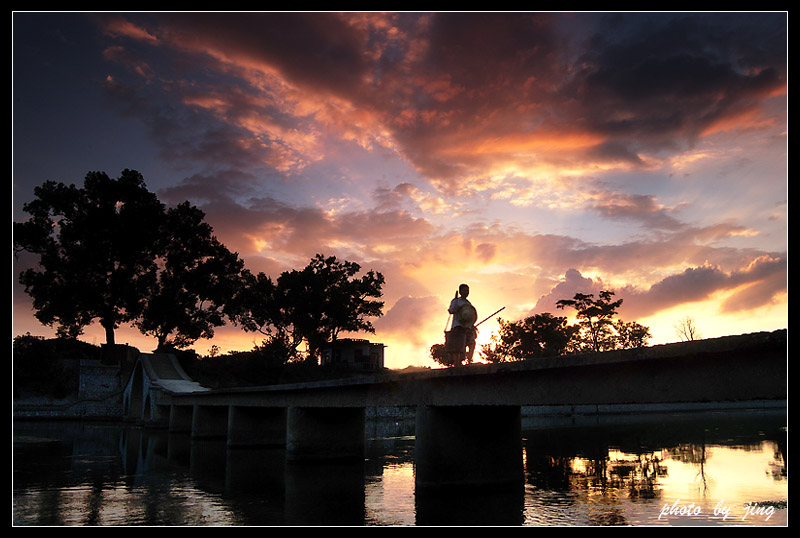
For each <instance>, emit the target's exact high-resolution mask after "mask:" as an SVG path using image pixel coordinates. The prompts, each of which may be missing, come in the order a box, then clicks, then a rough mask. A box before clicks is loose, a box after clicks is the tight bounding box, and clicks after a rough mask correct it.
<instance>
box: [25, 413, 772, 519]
mask: <svg viewBox="0 0 800 538" xmlns="http://www.w3.org/2000/svg"><path fill="white" fill-rule="evenodd" d="M640 418H644V417H640ZM651 418H652V417H651ZM785 418H786V417H785V414H783V413H776V414H770V413H736V414H726V413H722V414H702V415H700V414H697V415H692V414H686V415H674V416H664V417H658V418H657V420H655V421H641V420H640V421H639V422H636V423H626V422H619V423H614V422H613V421H610V420H606V421H604V423H598V424H595V425H593V426H580V427H576V426H570V425H563V426H557V427H556V426H547V427H545V426H541V425H540V426H537V427H535V428H526V429H525V431H524V439H523V450H524V452H523V461H524V466H525V483H524V486H521V487H516V488H503V489H491V490H483V489H480V488H458V489H457V490H446V491H445V490H442V491H437V490H435V489H434V490H431V491H428V490H426V491H416V490H415V483H414V437H413V422H410V423H408V422H404V423H402V424H401V423H394V424H383V425H379V426H376V425H374V424H371V425H370V428H371V430H370V432H371V433H375V432H378V431H379V430H380V435H379V436H377V437H375V438H372V439H370V441H369V442H368V445H367V458H366V460H365V461H364V462H361V463H358V464H336V465H326V464H316V465H299V464H292V463H289V462H287V461H286V457H285V456H286V455H285V451H284V450H283V449H275V448H258V449H243V448H236V449H228V448H227V447H226V444H225V442H224V440H208V441H198V440H193V439H191V437H190V436H188V435H186V434H170V433H169V432H166V431H161V430H155V431H151V430H147V429H141V428H135V427H119V426H117V425H110V426H109V425H100V424H93V423H53V424H50V423H40V422H33V423H18V424H15V438H16V439H17V440H18V442H17V443H15V447H14V475H13V480H14V484H13V490H14V506H13V522H14V524H16V525H59V526H62V525H430V526H434V525H504V526H505V525H507V526H519V525H565V526H566V525H683V524H696V525H711V524H725V525H736V524H739V525H741V524H749V525H785V524H786V519H787V510H786V509H778V510H775V511H774V514H773V515H772V516H771V517H770V518H769V520H766V519H765V517H764V515H763V514H761V517H760V518H758V517H756V516H755V515H754V516H751V517H746V516H747V515H746V514H745V513H744V510H745V508H744V507H745V505H746V503H748V502H751V501H785V500H786V499H787V497H788V493H787V491H788V490H787V471H786V461H787V458H786V429H785ZM393 433H394V434H395V435H392V434H393ZM722 502H724V503H725V506H730V507H732V510H731V511H730V512H729V517H727V518H723V514H721V513H720V514H714V508H715V506H717V505H719V504H720V503H722ZM689 503H692V504H694V505H695V506H696V507H697V508H699V509H700V510H701V513H700V514H694V515H691V514H687V515H680V514H678V513H677V511H678V509H679V508H680V507H682V506H684V505H688V504H689ZM665 506H668V507H672V506H674V507H675V510H674V513H672V514H667V515H666V516H665V515H663V514H662V511H663V510H664V507H665ZM660 516H661V517H660ZM743 517H744V519H743Z"/></svg>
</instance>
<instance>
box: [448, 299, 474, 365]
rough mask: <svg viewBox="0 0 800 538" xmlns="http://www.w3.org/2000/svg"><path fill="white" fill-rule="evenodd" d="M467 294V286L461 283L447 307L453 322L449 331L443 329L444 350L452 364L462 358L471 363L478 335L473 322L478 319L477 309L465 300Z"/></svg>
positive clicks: (461, 360)
mask: <svg viewBox="0 0 800 538" xmlns="http://www.w3.org/2000/svg"><path fill="white" fill-rule="evenodd" d="M468 295H469V286H467V285H466V284H461V285H460V286H459V287H458V291H457V292H456V295H455V297H454V298H453V300H452V301H450V307H449V308H448V309H447V311H448V312H449V313H450V314H452V316H453V324H452V326H451V328H450V331H445V350H446V351H447V353H448V354H449V356H450V360H451V363H452V365H453V366H460V365H461V363H462V362H463V361H464V359H466V360H467V364H472V357H473V355H474V354H475V339H476V338H477V336H478V329H477V328H475V322H477V321H478V311H477V310H475V307H474V306H472V303H470V302H469V301H468V300H467V296H468Z"/></svg>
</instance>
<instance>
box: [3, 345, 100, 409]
mask: <svg viewBox="0 0 800 538" xmlns="http://www.w3.org/2000/svg"><path fill="white" fill-rule="evenodd" d="M13 355H14V357H13V364H14V367H13V370H14V373H13V375H14V397H15V398H16V397H19V396H21V395H22V394H26V393H29V394H35V395H40V396H51V397H54V398H58V399H63V398H66V397H67V396H69V395H70V394H74V393H77V390H78V370H77V367H78V363H79V362H80V360H81V359H100V357H101V350H100V348H98V347H96V346H93V345H91V344H87V343H84V342H80V341H78V340H74V339H70V338H54V339H44V338H43V337H39V336H31V335H30V334H26V335H23V336H17V337H16V338H14V343H13Z"/></svg>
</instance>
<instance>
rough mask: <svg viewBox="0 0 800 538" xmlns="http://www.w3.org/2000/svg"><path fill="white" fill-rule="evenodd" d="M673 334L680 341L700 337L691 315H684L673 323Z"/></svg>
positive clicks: (689, 340) (688, 340)
mask: <svg viewBox="0 0 800 538" xmlns="http://www.w3.org/2000/svg"><path fill="white" fill-rule="evenodd" d="M673 327H674V328H675V334H677V335H678V337H679V338H680V339H681V342H691V341H692V340H695V339H697V338H699V337H700V333H699V331H698V330H697V325H696V324H695V322H694V319H693V318H692V317H691V316H686V317H685V318H681V319H680V320H678V321H677V322H675V325H674V326H673Z"/></svg>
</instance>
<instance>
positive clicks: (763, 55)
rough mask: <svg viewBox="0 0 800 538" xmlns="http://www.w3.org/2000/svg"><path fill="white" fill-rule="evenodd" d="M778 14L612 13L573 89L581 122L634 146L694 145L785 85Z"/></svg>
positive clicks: (782, 36)
mask: <svg viewBox="0 0 800 538" xmlns="http://www.w3.org/2000/svg"><path fill="white" fill-rule="evenodd" d="M785 24H786V19H785V16H784V15H782V14H730V15H728V14H699V15H697V14H676V15H658V16H654V15H648V14H632V15H614V16H609V17H608V19H607V23H605V24H603V26H602V33H600V32H598V33H597V34H596V35H595V36H594V37H593V38H592V39H590V40H588V41H587V45H586V52H585V55H584V56H583V57H582V58H581V63H582V66H583V67H582V68H581V70H580V72H579V73H578V75H577V76H576V77H575V80H574V81H573V86H572V89H573V91H574V92H575V95H576V96H577V97H579V98H580V101H581V102H582V104H583V110H584V112H585V113H586V115H587V127H588V128H591V129H593V130H596V131H597V132H600V133H605V134H608V135H609V136H611V137H614V138H618V139H621V140H625V141H627V142H628V143H630V144H632V145H633V146H634V147H651V148H658V147H670V146H674V145H677V144H680V143H691V142H692V141H694V140H695V139H696V138H697V137H698V136H699V135H700V134H702V133H703V132H704V131H706V130H708V129H711V128H713V127H714V126H715V125H716V124H719V123H720V122H723V121H725V120H728V119H731V118H736V117H737V116H740V115H742V114H744V113H746V112H750V111H752V110H756V109H758V107H759V106H760V104H761V102H762V100H763V99H764V98H765V97H767V96H769V95H770V94H772V93H773V92H779V91H783V88H784V86H785V83H786V79H785V68H786V40H785V36H786V33H785Z"/></svg>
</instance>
